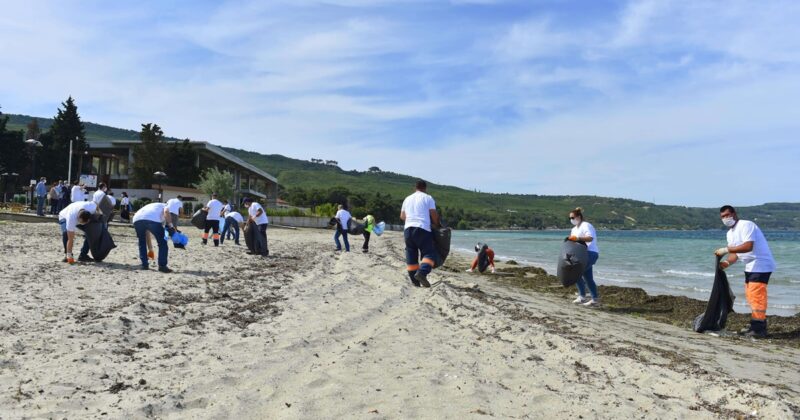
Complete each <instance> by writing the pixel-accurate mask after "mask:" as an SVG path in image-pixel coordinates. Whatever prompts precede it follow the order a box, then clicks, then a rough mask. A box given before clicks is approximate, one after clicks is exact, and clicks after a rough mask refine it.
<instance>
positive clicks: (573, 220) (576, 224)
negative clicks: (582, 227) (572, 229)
mask: <svg viewBox="0 0 800 420" xmlns="http://www.w3.org/2000/svg"><path fill="white" fill-rule="evenodd" d="M569 222H570V223H572V226H578V224H579V223H580V222H581V221H580V219H569Z"/></svg>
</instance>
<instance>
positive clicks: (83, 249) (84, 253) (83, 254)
mask: <svg viewBox="0 0 800 420" xmlns="http://www.w3.org/2000/svg"><path fill="white" fill-rule="evenodd" d="M58 224H59V226H61V242H63V243H64V253H65V254H66V253H67V221H66V220H59V221H58ZM73 241H74V239H73ZM88 255H89V240H88V239H86V234H84V235H83V246H82V247H81V253H80V255H78V258H80V257H86V256H88Z"/></svg>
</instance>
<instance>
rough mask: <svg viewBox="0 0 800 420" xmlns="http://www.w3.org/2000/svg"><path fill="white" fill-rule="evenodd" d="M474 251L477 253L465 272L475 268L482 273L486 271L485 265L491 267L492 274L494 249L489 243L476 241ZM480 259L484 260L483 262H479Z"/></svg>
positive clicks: (493, 271)
mask: <svg viewBox="0 0 800 420" xmlns="http://www.w3.org/2000/svg"><path fill="white" fill-rule="evenodd" d="M475 252H477V253H478V255H476V256H475V259H473V260H472V265H471V266H470V267H469V268H468V269H467V273H471V272H473V271H475V269H476V268H477V269H478V271H480V272H481V273H483V272H484V271H486V267H491V270H492V274H494V273H495V268H494V250H493V249H492V248H489V245H486V244H480V243H478V244H477V245H475ZM481 252H483V254H481ZM482 259H483V260H484V262H483V264H481V260H482Z"/></svg>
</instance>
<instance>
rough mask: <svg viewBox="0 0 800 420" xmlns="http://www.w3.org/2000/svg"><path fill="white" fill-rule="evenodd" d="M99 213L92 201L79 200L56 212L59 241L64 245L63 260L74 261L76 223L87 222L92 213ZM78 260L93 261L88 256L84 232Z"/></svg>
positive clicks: (87, 242)
mask: <svg viewBox="0 0 800 420" xmlns="http://www.w3.org/2000/svg"><path fill="white" fill-rule="evenodd" d="M95 213H99V210H98V208H97V204H96V203H95V202H94V201H79V202H77V203H72V204H70V205H68V206H67V207H65V208H64V210H61V212H59V213H58V224H59V225H60V226H61V241H62V243H63V245H64V260H63V261H64V262H66V263H69V264H74V263H75V258H74V257H73V256H72V246H73V244H74V243H75V229H76V228H77V227H78V225H85V224H86V223H89V220H91V217H92V215H93V214H95ZM78 261H83V262H85V261H93V260H92V258H91V257H90V256H89V239H88V238H87V237H86V234H84V239H83V246H82V247H81V253H80V255H79V256H78Z"/></svg>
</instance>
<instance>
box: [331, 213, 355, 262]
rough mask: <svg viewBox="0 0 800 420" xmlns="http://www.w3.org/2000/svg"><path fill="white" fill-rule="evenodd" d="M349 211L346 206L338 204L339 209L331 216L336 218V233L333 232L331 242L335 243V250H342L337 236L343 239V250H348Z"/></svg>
mask: <svg viewBox="0 0 800 420" xmlns="http://www.w3.org/2000/svg"><path fill="white" fill-rule="evenodd" d="M351 217H352V216H351V215H350V212H349V211H347V206H345V205H342V204H339V210H337V211H336V215H335V216H333V218H334V219H336V233H334V234H333V242H334V243H336V250H337V251H341V250H342V244H341V243H340V242H339V236H341V237H342V240H343V241H344V250H345V252H350V241H348V240H347V224H348V223H349V222H350V218H351Z"/></svg>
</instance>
